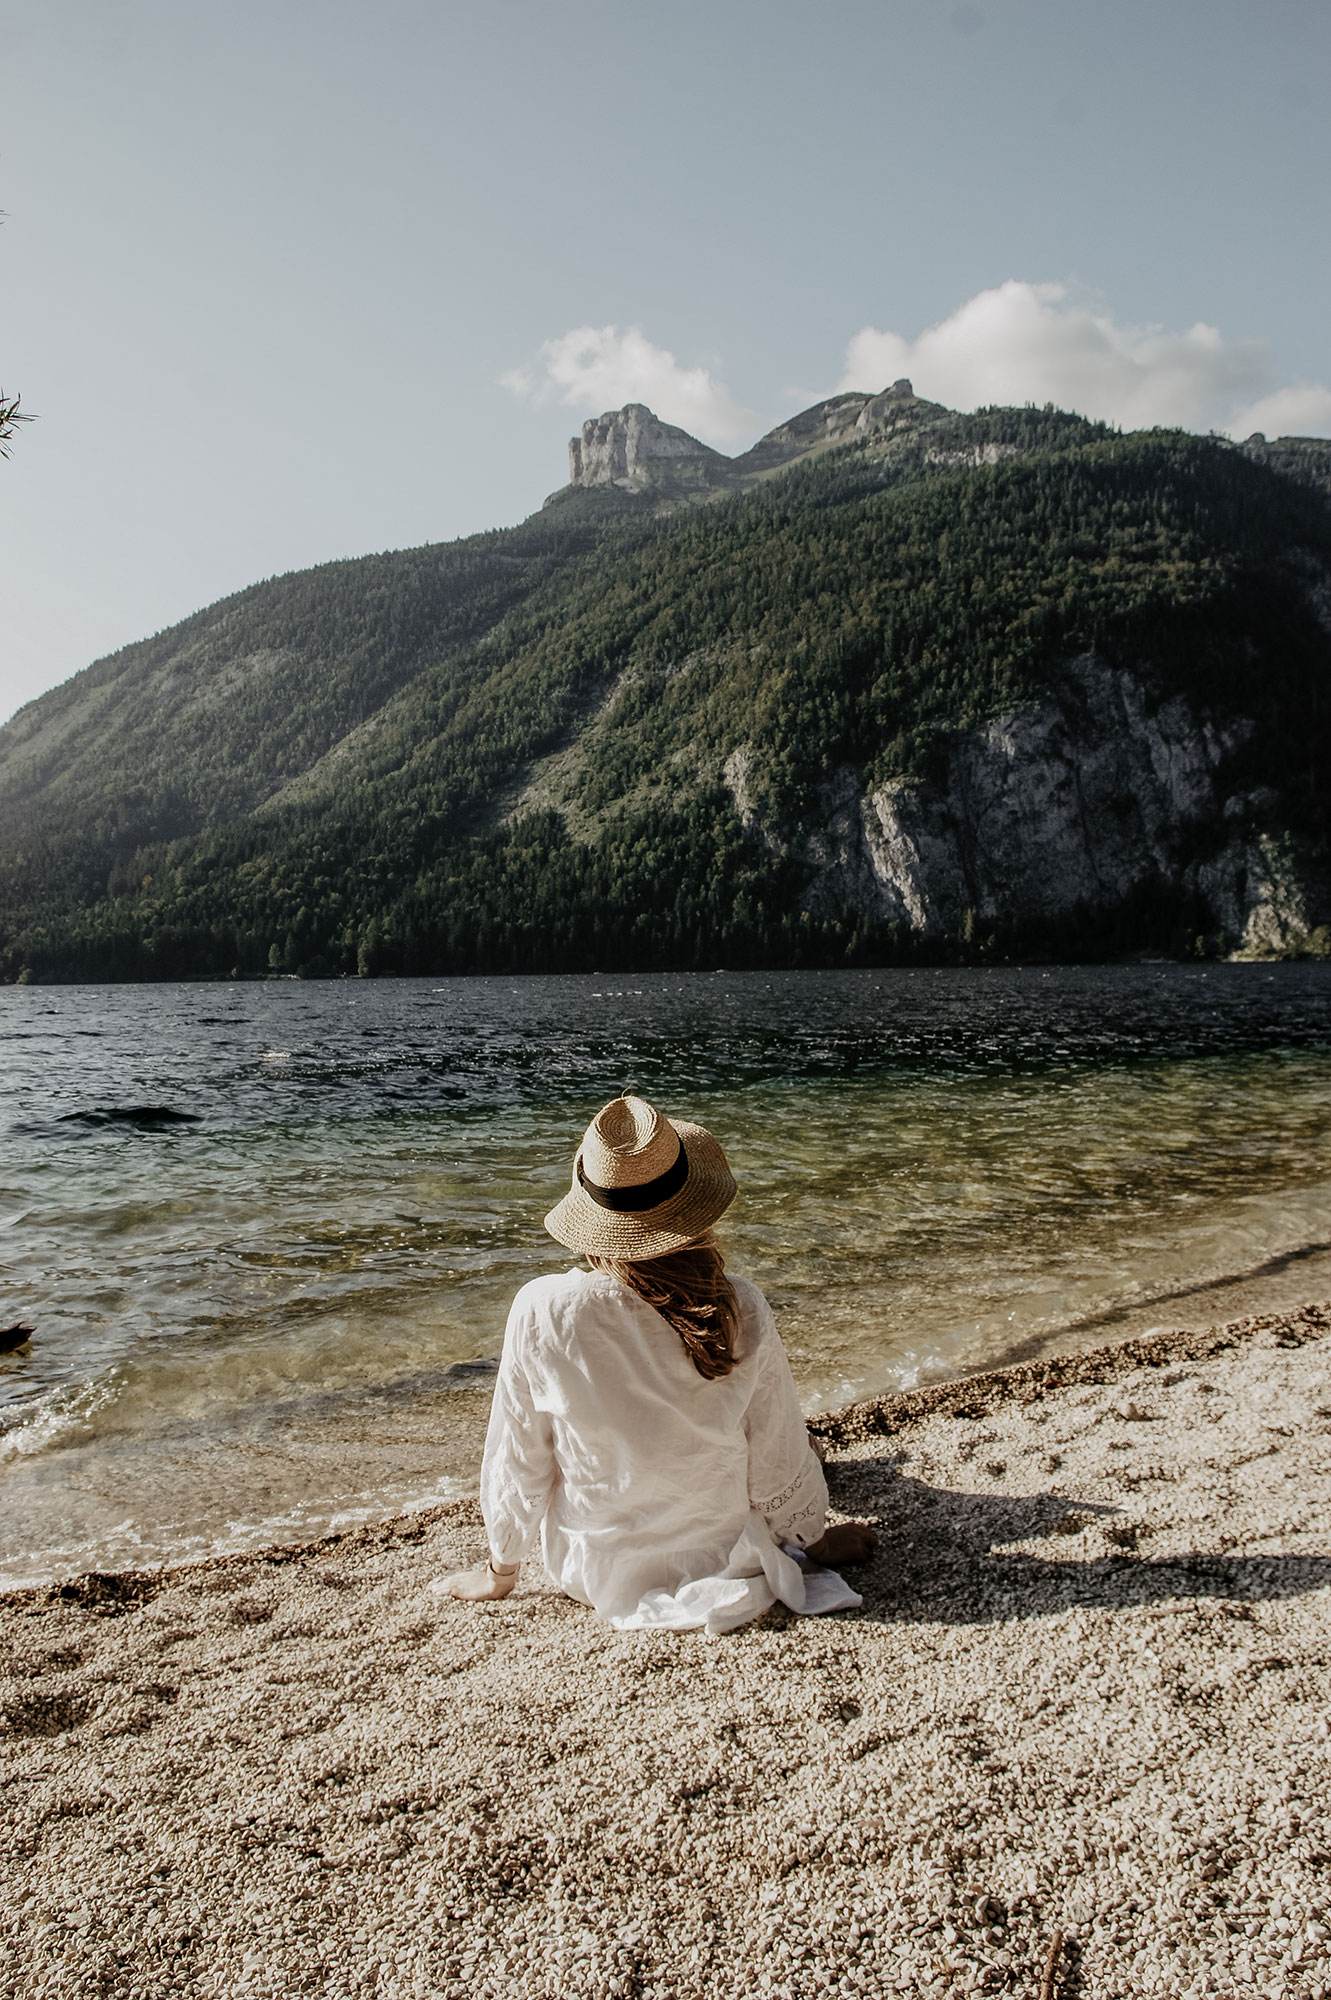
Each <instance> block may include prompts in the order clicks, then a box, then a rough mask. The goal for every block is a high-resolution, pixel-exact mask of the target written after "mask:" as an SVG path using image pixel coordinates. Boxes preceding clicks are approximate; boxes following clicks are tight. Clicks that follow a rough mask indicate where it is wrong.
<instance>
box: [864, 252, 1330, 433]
mask: <svg viewBox="0 0 1331 2000" xmlns="http://www.w3.org/2000/svg"><path fill="white" fill-rule="evenodd" d="M902 375H908V376H909V377H910V378H911V380H912V382H913V383H914V385H915V390H916V393H917V395H921V396H927V397H929V398H931V399H932V400H933V401H935V402H939V403H946V404H947V405H948V406H949V407H950V408H952V409H961V410H973V409H975V408H977V407H978V406H979V405H981V404H984V403H1056V404H1057V405H1058V406H1059V407H1060V408H1061V409H1065V410H1079V411H1081V412H1082V414H1083V415H1085V416H1089V417H1100V418H1103V419H1105V420H1106V421H1107V422H1110V423H1116V424H1121V425H1122V426H1123V427H1124V428H1125V429H1128V430H1137V429H1141V428H1145V427H1147V426H1149V425H1152V424H1178V425H1181V426H1182V427H1184V428H1185V429H1188V430H1201V431H1205V430H1229V431H1232V432H1233V434H1234V435H1235V436H1238V437H1245V436H1247V434H1248V433H1249V432H1250V431H1252V430H1266V431H1268V432H1269V433H1270V434H1271V435H1273V436H1274V435H1276V434H1278V433H1279V432H1281V431H1292V430H1296V429H1298V430H1304V431H1308V432H1312V431H1317V432H1323V433H1324V432H1328V431H1331V390H1327V389H1324V388H1322V387H1320V386H1319V385H1317V384H1310V385H1308V386H1306V387H1304V388H1300V389H1279V390H1274V392H1273V384H1272V380H1271V361H1270V352H1269V349H1268V347H1267V344H1266V342H1265V341H1261V340H1227V339H1226V338H1225V337H1224V335H1223V334H1221V333H1220V332H1218V331H1217V329H1216V328H1215V327H1213V326H1206V325H1204V324H1203V323H1202V322H1201V321H1199V322H1198V323H1197V325H1196V326H1193V327H1190V328H1189V329H1188V331H1187V332H1186V333H1165V332H1163V331H1162V330H1161V329H1160V328H1159V327H1136V326H1124V325H1121V324H1120V323H1119V322H1118V321H1116V320H1114V319H1111V318H1110V317H1109V316H1108V314H1105V313H1096V312H1092V311H1090V310H1089V309H1088V308H1087V307H1085V306H1080V305H1076V304H1074V303H1072V302H1071V301H1070V300H1069V298H1068V293H1067V288H1066V287H1065V286H1063V285H1031V284H1027V283H1025V282H1024V281H1023V280H1021V279H1018V278H1009V279H1008V281H1007V283H1006V284H1003V285H997V286H995V287H994V289H993V290H991V291H987V292H978V293H977V294H976V295H975V297H974V298H973V299H968V300H967V301H966V303H965V305H963V306H959V307H958V309H957V311H956V312H954V313H953V314H952V315H951V316H950V318H948V319H945V320H942V321H941V322H940V323H939V324H938V325H937V326H931V327H929V328H928V329H927V330H926V331H925V332H924V333H922V334H920V336H919V338H918V339H916V340H907V339H905V338H904V337H903V336H902V335H901V334H899V333H884V332H880V331H879V330H878V328H877V327H872V326H866V327H864V328H863V329H862V330H861V331H860V332H859V333H857V334H856V335H855V337H854V339H853V340H852V341H851V342H850V344H849V346H848V347H847V349H846V365H845V370H844V373H843V375H842V378H841V381H840V383H839V385H838V386H839V387H840V388H841V389H869V390H876V389H882V388H885V387H886V386H887V384H888V383H889V382H892V381H895V380H896V379H897V378H898V377H899V376H902ZM1263 419H1265V420H1263Z"/></svg>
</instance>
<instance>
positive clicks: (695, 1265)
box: [587, 1230, 739, 1382]
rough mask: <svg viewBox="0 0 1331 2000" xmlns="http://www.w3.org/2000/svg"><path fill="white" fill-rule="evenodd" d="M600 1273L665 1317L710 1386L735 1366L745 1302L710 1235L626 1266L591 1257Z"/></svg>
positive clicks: (594, 1266) (590, 1260)
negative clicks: (741, 1302) (741, 1304)
mask: <svg viewBox="0 0 1331 2000" xmlns="http://www.w3.org/2000/svg"><path fill="white" fill-rule="evenodd" d="M587 1261H588V1263H589V1264H590V1265H591V1266H592V1269H593V1270H595V1271H606V1272H608V1273H609V1275H610V1276H611V1277H612V1278H618V1279H619V1280H620V1282H621V1283H622V1284H625V1285H627V1286H628V1287H629V1289H630V1290H631V1291H634V1292H636V1293H637V1294H638V1297H639V1298H640V1299H642V1300H644V1301H645V1303H646V1304H647V1305H649V1306H651V1307H652V1308H653V1310H654V1311H656V1312H659V1313H660V1315H661V1317H662V1319H663V1320H664V1321H665V1322H666V1324H667V1325H668V1326H671V1327H673V1328H674V1330H675V1332H676V1333H677V1334H678V1335H679V1337H680V1339H681V1340H682V1341H683V1343H684V1352H685V1353H686V1354H687V1355H688V1357H689V1360H690V1361H691V1362H692V1363H693V1365H694V1367H695V1368H696V1369H697V1371H698V1373H699V1374H700V1375H702V1376H704V1377H705V1378H706V1380H707V1381H709V1382H714V1381H715V1380H716V1379H717V1377H718V1376H719V1375H728V1374H729V1373H730V1371H731V1369H732V1368H733V1367H734V1365H735V1331H736V1328H737V1326H738V1324H739V1302H738V1301H737V1299H736V1297H735V1287H734V1286H733V1285H732V1284H731V1282H730V1280H729V1278H728V1277H727V1276H726V1260H725V1258H724V1257H723V1256H722V1255H721V1252H720V1250H719V1249H718V1248H717V1246H716V1242H715V1239H714V1238H713V1236H712V1233H711V1231H710V1230H708V1232H707V1234H706V1235H705V1236H699V1237H698V1238H697V1240H696V1241H695V1242H693V1243H686V1244H685V1245H684V1248H683V1249H682V1250H672V1251H671V1252H670V1253H669V1255H668V1256H665V1257H648V1258H645V1259H644V1260H643V1262H642V1263H640V1264H621V1263H618V1262H616V1260H615V1259H614V1258H613V1257H589V1258H588V1259H587Z"/></svg>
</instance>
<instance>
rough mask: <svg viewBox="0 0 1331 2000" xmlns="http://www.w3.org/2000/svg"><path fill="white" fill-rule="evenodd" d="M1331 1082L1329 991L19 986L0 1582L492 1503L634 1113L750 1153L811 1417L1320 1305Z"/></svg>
mask: <svg viewBox="0 0 1331 2000" xmlns="http://www.w3.org/2000/svg"><path fill="white" fill-rule="evenodd" d="M1329 1058H1331V967H1328V966H1324V965H1311V964H1310V965H1302V966H1299V965H1290V966H1283V965H1282V966H1263V965H1198V966H1176V965H1165V964H1158V965H1131V966H1112V967H1077V968H1049V967H1033V968H993V969H964V970H962V969H957V970H953V969H939V970H930V969H900V970H892V971H855V972H846V973H832V972H801V973H747V974H734V973H725V972H718V973H715V974H696V975H679V974H670V975H640V976H636V977H631V978H630V977H622V976H614V977H600V976H588V977H568V978H528V979H502V978H491V979H459V980H455V981H449V982H443V983H441V982H439V981H437V980H434V981H431V980H400V981H394V980H383V981H345V982H336V983H333V982H330V983H304V982H299V981H291V980H280V981H272V982H269V983H264V984H250V985H245V984H236V985H163V986H120V987H115V986H98V987H91V986H89V987H59V988H51V987H45V988H43V987H9V988H4V989H0V1325H7V1324H9V1322H10V1321H12V1320H18V1319H20V1318H22V1319H25V1320H27V1321H28V1322H30V1323H32V1324H34V1325H35V1326H36V1328H37V1333H36V1337H35V1338H34V1339H33V1341H32V1342H31V1343H30V1345H29V1346H28V1347H27V1348H26V1349H25V1350H22V1351H20V1352H19V1353H16V1354H12V1355H9V1356H5V1357H0V1577H2V1578H3V1580H4V1581H6V1582H7V1583H9V1584H14V1583H18V1582H23V1581H28V1580H31V1579H34V1578H38V1577H46V1576H50V1575H54V1574H58V1573H64V1572H68V1571H71V1570H79V1569H88V1568H110V1567H124V1566H126V1565H135V1564H141V1563H150V1562H156V1561H161V1560H166V1559H178V1558H181V1557H186V1556H191V1555H198V1554H205V1553H212V1552H215V1551H219V1550H223V1549H235V1548H241V1547H245V1546H249V1545H253V1544H255V1543H266V1542H271V1541H274V1540H291V1539H298V1538H304V1537H308V1536H313V1535H316V1534H320V1533H325V1532H328V1531H330V1530H332V1529H336V1528H339V1527H344V1526H347V1525H349V1524H351V1523H354V1522H357V1521H362V1520H367V1519H373V1518H379V1517H382V1516H383V1515H385V1514H388V1513H392V1512H396V1511H399V1510H401V1509H404V1508H411V1507H414V1506H420V1505H425V1504H429V1503H431V1502H433V1501H436V1500H438V1499H439V1498H440V1497H451V1496H454V1495H457V1494H462V1493H466V1492H470V1491H474V1485H475V1472H476V1466H477V1461H478V1453H479V1441H480V1435H481V1428H482V1426H483V1422H484V1414H485V1407H486V1403H487V1400H488V1388H489V1379H490V1378H489V1367H490V1365H491V1364H492V1362H493V1358H494V1356H495V1355H496V1354H497V1352H498V1349H499V1345H500V1342H501V1339H502V1333H503V1325H504V1317H505V1313H506V1310H507V1306H508V1302H509V1300H510V1298H511V1297H512V1294H513V1292H514V1291H515V1290H516V1289H517V1287H518V1286H519V1285H520V1284H522V1283H524V1282H525V1281H526V1279H528V1278H529V1277H532V1276H534V1275H536V1274H537V1273H538V1272H540V1271H543V1270H549V1269H557V1268H560V1266H561V1265H562V1264H564V1263H566V1262H568V1261H570V1259H569V1256H568V1253H566V1252H563V1251H561V1250H560V1249H559V1248H558V1247H557V1246H556V1245H554V1244H553V1243H551V1242H550V1240H549V1239H548V1238H547V1237H546V1236H545V1234H544V1231H543V1229H542V1227H541V1217H542V1215H543V1214H544V1212H545V1210H546V1209H547V1208H548V1207H549V1206H550V1205H551V1204H552V1203H553V1201H554V1200H555V1199H557V1197H558V1196H559V1194H560V1193H561V1192H562V1191H563V1189H564V1187H565V1186H566V1185H567V1182H568V1177H569V1172H570V1167H571V1163H572V1158H573V1154H574V1150H575V1147H576V1144H577V1140H578V1138H579V1136H580V1134H581V1132H582V1129H583V1127H584V1125H585V1124H586V1122H587V1120H588V1119H589V1118H590V1117H591V1115H592V1114H593V1113H594V1112H595V1111H596V1110H597V1109H598V1107H599V1106H600V1105H601V1104H602V1103H603V1102H604V1101H605V1100H606V1099H607V1098H609V1097H611V1096H613V1095H614V1094H615V1093H616V1092H617V1091H619V1090H620V1089H621V1088H626V1087H632V1088H634V1089H636V1090H638V1091H639V1092H640V1093H642V1094H643V1095H645V1096H647V1097H649V1098H651V1099H652V1100H653V1101H654V1102H656V1103H658V1104H659V1105H660V1106H661V1107H662V1109H664V1110H666V1111H667V1112H674V1113H676V1114H678V1115H681V1116H691V1117H695V1118H697V1119H698V1120H700V1121H701V1122H702V1123H704V1124H706V1125H708V1126H709V1127H711V1128H712V1129H713V1130H714V1131H715V1132H716V1133H717V1135H718V1137H720V1139H721V1140H722V1142H723V1144H724V1145H725V1146H726V1148H727V1151H728V1153H729V1156H730V1159H731V1163H732V1166H733V1167H734V1169H735V1172H736V1175H737V1178H738V1180H739V1182H740V1190H741V1192H740V1198H739V1201H738V1202H737V1204H736V1206H735V1208H734V1209H733V1210H732V1211H731V1214H730V1216H729V1217H728V1218H727V1220H726V1222H725V1223H724V1225H723V1230H722V1234H723V1239H724V1244H725V1247H726V1251H727V1255H728V1257H729V1259H730V1262H731V1264H732V1266H733V1268H735V1269H736V1270H739V1271H743V1272H745V1273H747V1274H748V1275H750V1276H752V1277H754V1278H755V1279H756V1280H757V1281H758V1282H759V1283H760V1284H761V1285H763V1287H764V1288H765V1289H766V1290H767V1292H768V1295H769V1296H770V1298H771V1299H772V1302H773V1305H774V1307H775V1309H776V1313H777V1318H778V1323H779V1324H780V1326H781V1329H782V1333H783V1336H784V1338H785V1340H786V1343H787V1346H788V1348H789V1351H790V1354H791V1359H792V1363H793V1365H794V1368H795V1371H796V1375H797V1378H798V1380H799V1382H800V1385H801V1389H802V1391H803V1393H804V1395H805V1398H806V1404H807V1407H808V1409H809V1410H810V1411H814V1410H816V1409H818V1408H823V1407H827V1406H829V1405H833V1404H836V1403H839V1402H843V1401H846V1400H849V1399H851V1398H853V1397H857V1396H864V1395H869V1394H874V1393H877V1392H879V1391H882V1390H887V1389H892V1388H899V1387H903V1386H909V1385H912V1384H915V1383H919V1382H923V1381H928V1380H931V1379H936V1378H938V1377H941V1376H944V1375H947V1374H951V1373H955V1372H957V1371H960V1370H966V1369H973V1368H976V1367H982V1366H986V1365H993V1364H996V1363H1001V1362H1003V1361H1007V1360H1011V1359H1014V1358H1019V1357H1022V1356H1027V1355H1031V1354H1037V1353H1040V1352H1042V1351H1045V1350H1047V1349H1050V1348H1054V1347H1058V1346H1060V1345H1062V1346H1066V1345H1069V1344H1087V1343H1088V1342H1092V1341H1100V1340H1107V1339H1113V1338H1117V1337H1122V1335H1123V1334H1124V1333H1125V1332H1127V1331H1131V1330H1133V1329H1134V1328H1137V1327H1140V1326H1145V1325H1148V1324H1151V1323H1153V1321H1158V1322H1160V1323H1167V1322H1169V1321H1170V1320H1171V1318H1177V1317H1178V1314H1179V1312H1180V1310H1181V1309H1182V1307H1181V1303H1180V1302H1183V1301H1186V1302H1188V1305H1189V1310H1190V1311H1192V1313H1193V1315H1194V1318H1195V1316H1196V1311H1197V1309H1198V1301H1199V1300H1200V1301H1202V1303H1203V1305H1205V1302H1206V1301H1207V1300H1208V1299H1211V1298H1213V1299H1214V1300H1215V1301H1216V1306H1217V1310H1216V1312H1215V1313H1213V1314H1212V1315H1211V1316H1212V1317H1215V1316H1221V1317H1224V1316H1230V1315H1229V1314H1228V1313H1227V1312H1224V1311H1221V1310H1220V1308H1222V1307H1224V1306H1225V1305H1226V1302H1227V1301H1230V1300H1231V1294H1230V1293H1227V1292H1226V1291H1224V1290H1223V1289H1215V1288H1217V1287H1222V1286H1223V1285H1225V1284H1226V1283H1228V1282H1232V1283H1238V1282H1239V1281H1241V1280H1244V1279H1245V1278H1246V1280H1247V1281H1248V1282H1249V1283H1250V1284H1253V1285H1256V1286H1258V1287H1259V1288H1261V1287H1265V1291H1264V1292H1263V1296H1265V1295H1266V1294H1267V1293H1269V1292H1270V1290H1271V1287H1272V1286H1273V1285H1274V1284H1275V1282H1276V1278H1277V1275H1279V1279H1280V1283H1281V1284H1283V1286H1284V1287H1285V1290H1286V1291H1287V1292H1288V1291H1289V1290H1290V1288H1291V1287H1293V1288H1294V1291H1295V1293H1296V1294H1297V1295H1300V1296H1302V1295H1304V1294H1298V1293H1297V1288H1298V1285H1299V1284H1300V1283H1301V1282H1302V1274H1303V1273H1304V1272H1307V1273H1310V1274H1311V1273H1313V1272H1314V1271H1320V1269H1321V1267H1320V1266H1319V1265H1318V1264H1317V1257H1318V1255H1319V1254H1320V1253H1321V1252H1323V1251H1325V1250H1326V1248H1327V1246H1328V1245H1331V1060H1329ZM1206 1288H1211V1289H1210V1290H1209V1291H1208V1290H1207V1289H1206ZM1325 1289H1327V1288H1326V1287H1323V1291H1325ZM1308 1295H1311V1294H1308ZM1232 1296H1239V1294H1238V1293H1234V1294H1233V1295H1232ZM1201 1323H1205V1318H1204V1317H1203V1320H1202V1322H1201Z"/></svg>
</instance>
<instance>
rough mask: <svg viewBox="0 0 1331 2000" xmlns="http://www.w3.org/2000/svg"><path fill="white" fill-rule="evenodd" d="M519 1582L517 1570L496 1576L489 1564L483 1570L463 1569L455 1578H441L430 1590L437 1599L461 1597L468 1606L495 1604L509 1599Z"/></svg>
mask: <svg viewBox="0 0 1331 2000" xmlns="http://www.w3.org/2000/svg"><path fill="white" fill-rule="evenodd" d="M517 1580H518V1572H517V1570H516V1568H515V1569H514V1570H513V1571H512V1573H511V1574H509V1575H496V1574H495V1572H494V1570H492V1569H491V1568H490V1567H489V1566H488V1564H487V1565H486V1566H485V1567H484V1568H483V1569H461V1570H458V1572H457V1573H456V1575H454V1576H444V1577H440V1578H439V1579H438V1580H437V1581H436V1582H434V1583H432V1584H431V1585H430V1590H431V1593H432V1595H433V1596H435V1597H460V1598H462V1600H463V1602H464V1603H466V1604H493V1603H494V1602H495V1601H496V1600H497V1599H498V1598H501V1597H507V1596H508V1593H509V1592H510V1590H512V1588H513V1586H514V1584H515V1583H516V1582H517Z"/></svg>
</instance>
